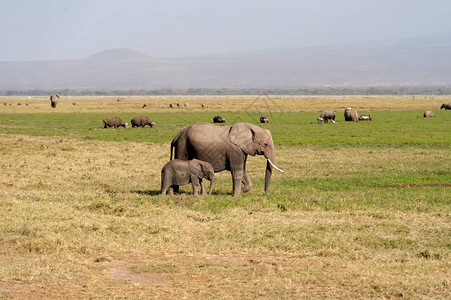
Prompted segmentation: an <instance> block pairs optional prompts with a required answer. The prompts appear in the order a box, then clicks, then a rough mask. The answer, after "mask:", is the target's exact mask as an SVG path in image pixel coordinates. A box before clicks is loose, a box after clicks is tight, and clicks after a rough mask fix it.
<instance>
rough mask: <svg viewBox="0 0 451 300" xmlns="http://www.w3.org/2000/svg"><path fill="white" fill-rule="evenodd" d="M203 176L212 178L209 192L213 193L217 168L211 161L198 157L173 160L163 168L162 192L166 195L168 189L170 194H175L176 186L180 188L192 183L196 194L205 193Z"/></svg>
mask: <svg viewBox="0 0 451 300" xmlns="http://www.w3.org/2000/svg"><path fill="white" fill-rule="evenodd" d="M202 178H206V179H208V180H210V191H209V192H208V194H209V195H211V191H212V190H213V181H214V178H215V170H214V169H213V166H212V165H211V164H210V163H209V162H206V161H202V160H198V159H192V160H181V159H174V160H171V161H170V162H168V163H167V164H165V165H164V167H163V169H161V194H163V195H166V192H168V190H169V194H173V190H174V187H177V188H178V186H180V185H185V184H188V183H191V184H192V186H193V194H194V195H198V194H200V193H202V195H205V190H204V186H203V184H202Z"/></svg>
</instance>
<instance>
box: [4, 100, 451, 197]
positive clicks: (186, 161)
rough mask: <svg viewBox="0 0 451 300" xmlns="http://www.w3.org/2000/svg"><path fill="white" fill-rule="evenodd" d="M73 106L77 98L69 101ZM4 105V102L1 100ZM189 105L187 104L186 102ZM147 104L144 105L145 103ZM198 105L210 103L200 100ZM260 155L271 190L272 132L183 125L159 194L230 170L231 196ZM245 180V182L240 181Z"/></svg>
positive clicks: (143, 119)
mask: <svg viewBox="0 0 451 300" xmlns="http://www.w3.org/2000/svg"><path fill="white" fill-rule="evenodd" d="M59 98H60V97H59V96H58V95H57V94H52V95H51V96H50V101H51V107H53V108H55V107H56V106H57V103H58V100H59ZM73 104H74V105H75V103H73ZM5 105H7V104H6V103H5ZM180 106H181V105H180V104H179V103H176V104H175V105H174V104H170V106H169V107H170V108H174V107H180ZM184 106H185V107H188V103H185V104H184ZM144 107H146V105H144ZM201 107H202V108H206V107H208V106H206V105H204V104H202V105H201ZM440 109H445V110H451V103H444V104H442V106H441V107H440ZM335 116H336V113H335V111H330V110H326V111H323V112H322V113H321V115H320V116H319V118H317V121H318V124H321V123H323V122H324V123H328V121H331V122H332V123H335ZM424 117H425V118H430V117H434V114H433V112H432V111H426V112H425V113H424ZM344 118H345V121H354V122H358V121H372V120H373V117H372V116H371V115H360V116H359V115H358V113H357V112H356V111H355V110H353V109H352V108H350V107H348V108H346V109H345V111H344ZM269 121H270V120H269V118H268V117H267V116H261V118H260V123H268V122H269ZM225 122H226V119H224V118H222V117H221V116H219V115H218V116H214V117H213V123H225ZM103 123H104V128H108V127H113V128H118V127H128V123H127V122H124V121H123V120H122V119H120V118H119V117H114V118H106V119H104V120H103ZM130 123H131V124H132V127H145V126H146V125H148V126H149V127H151V128H153V127H154V126H155V122H153V121H151V120H150V119H149V118H148V117H147V116H139V117H134V118H133V119H132V120H131V121H130ZM248 155H251V156H255V155H263V156H264V157H265V158H266V161H267V163H266V172H265V193H268V192H269V183H270V180H271V175H272V171H273V169H276V170H278V171H280V172H283V170H281V169H279V168H278V167H277V166H276V165H275V161H276V158H275V150H274V142H273V140H272V136H271V132H270V131H269V130H267V129H264V128H261V127H259V126H257V125H254V124H250V123H245V122H241V123H237V124H233V125H229V126H217V125H214V124H211V123H196V124H192V125H189V126H187V127H185V128H183V129H182V130H181V131H180V132H179V133H178V134H177V135H176V136H175V137H174V139H173V140H172V142H171V153H170V161H169V162H168V163H166V164H165V165H164V166H163V168H162V170H161V193H162V194H166V193H169V194H173V193H178V192H179V186H181V185H186V184H189V183H191V185H192V188H193V194H194V195H198V194H206V191H205V189H204V187H203V184H202V179H207V180H209V181H210V190H209V194H211V192H212V189H213V183H214V178H215V176H214V173H217V172H221V171H225V170H227V171H230V173H231V175H232V181H233V195H234V196H239V195H241V194H243V193H246V192H248V191H249V190H250V189H251V188H252V181H251V179H250V178H249V176H248V174H247V172H246V161H247V156H248ZM242 184H243V186H242Z"/></svg>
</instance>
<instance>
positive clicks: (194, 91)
mask: <svg viewBox="0 0 451 300" xmlns="http://www.w3.org/2000/svg"><path fill="white" fill-rule="evenodd" d="M54 93H56V94H59V95H63V96H152V95H155V96H161V95H260V94H268V95H311V96H315V95H450V94H451V87H361V88H347V87H326V88H298V89H256V88H249V89H231V88H221V89H208V88H189V89H158V90H145V89H138V90H136V89H130V90H73V89H56V90H0V96H46V95H50V94H54Z"/></svg>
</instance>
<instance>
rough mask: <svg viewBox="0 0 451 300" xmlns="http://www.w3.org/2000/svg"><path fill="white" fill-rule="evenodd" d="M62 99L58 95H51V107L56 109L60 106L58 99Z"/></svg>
mask: <svg viewBox="0 0 451 300" xmlns="http://www.w3.org/2000/svg"><path fill="white" fill-rule="evenodd" d="M59 98H60V96H58V95H57V94H51V95H50V105H51V106H52V107H53V108H55V107H56V105H57V104H58V99H59Z"/></svg>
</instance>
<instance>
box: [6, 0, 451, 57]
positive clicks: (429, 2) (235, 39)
mask: <svg viewBox="0 0 451 300" xmlns="http://www.w3.org/2000/svg"><path fill="white" fill-rule="evenodd" d="M0 25H1V26H0V39H1V47H0V61H22V60H54V59H75V58H82V57H86V56H89V55H91V54H94V53H96V52H99V51H102V50H105V49H111V48H131V49H134V50H137V51H139V52H142V53H145V54H148V55H150V56H154V57H174V56H187V55H202V54H211V53H229V52H239V51H249V50H260V49H267V48H287V47H307V46H316V45H328V44H341V43H347V42H353V41H367V40H378V39H398V38H408V37H415V36H422V35H427V34H433V33H441V32H448V31H451V1H449V0H315V1H311V0H297V1H296V0H278V1H266V0H263V1H262V0H260V1H253V0H251V1H245V0H239V1H236V0H228V1H216V0H210V1H206V0H205V1H202V0H193V1H190V0H186V1H181V0H180V1H178V0H166V1H164V0H162V1H154V0H125V1H114V0H109V1H108V0H59V1H57V0H39V1H38V0H0Z"/></svg>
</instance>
